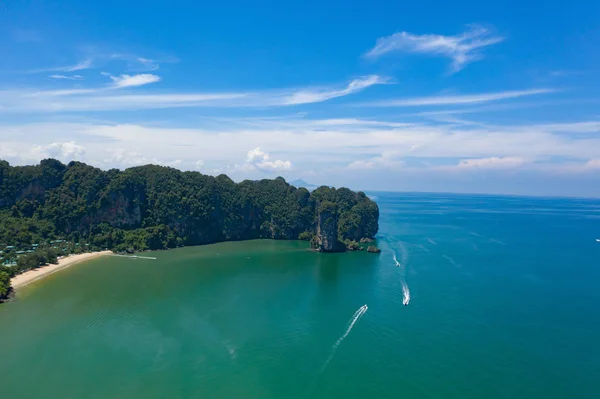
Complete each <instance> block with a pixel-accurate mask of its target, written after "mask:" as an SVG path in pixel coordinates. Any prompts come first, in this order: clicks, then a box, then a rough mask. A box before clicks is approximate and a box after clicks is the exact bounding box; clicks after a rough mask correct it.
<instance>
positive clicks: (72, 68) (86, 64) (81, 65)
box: [33, 58, 92, 72]
mask: <svg viewBox="0 0 600 399" xmlns="http://www.w3.org/2000/svg"><path fill="white" fill-rule="evenodd" d="M91 67H92V59H91V58H86V59H85V60H83V61H81V62H78V63H77V64H74V65H66V66H60V67H54V68H46V69H37V70H35V71H33V72H52V71H56V72H76V71H81V70H84V69H90V68H91Z"/></svg>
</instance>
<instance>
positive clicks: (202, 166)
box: [196, 159, 204, 170]
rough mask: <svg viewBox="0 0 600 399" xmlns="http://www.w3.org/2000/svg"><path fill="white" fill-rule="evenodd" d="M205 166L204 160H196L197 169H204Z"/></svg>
mask: <svg viewBox="0 0 600 399" xmlns="http://www.w3.org/2000/svg"><path fill="white" fill-rule="evenodd" d="M202 168H204V161H203V160H201V159H199V160H197V161H196V170H202Z"/></svg>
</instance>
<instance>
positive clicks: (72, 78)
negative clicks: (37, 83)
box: [48, 75, 83, 80]
mask: <svg viewBox="0 0 600 399" xmlns="http://www.w3.org/2000/svg"><path fill="white" fill-rule="evenodd" d="M48 77H49V78H52V79H65V80H83V76H81V75H71V76H66V75H50V76H48Z"/></svg>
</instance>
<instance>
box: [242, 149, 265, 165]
mask: <svg viewBox="0 0 600 399" xmlns="http://www.w3.org/2000/svg"><path fill="white" fill-rule="evenodd" d="M263 158H267V159H269V154H267V153H266V152H264V151H263V150H261V149H260V147H257V148H255V149H253V150H250V151H248V156H247V157H246V162H254V161H256V160H258V159H263Z"/></svg>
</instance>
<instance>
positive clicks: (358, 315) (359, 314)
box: [321, 305, 369, 372]
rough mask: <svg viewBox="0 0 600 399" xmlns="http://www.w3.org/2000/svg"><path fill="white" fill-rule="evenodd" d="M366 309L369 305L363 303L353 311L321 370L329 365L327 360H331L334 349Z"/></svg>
mask: <svg viewBox="0 0 600 399" xmlns="http://www.w3.org/2000/svg"><path fill="white" fill-rule="evenodd" d="M367 310H369V307H368V306H367V305H363V306H361V307H360V308H358V310H357V311H356V312H355V313H354V315H353V316H352V318H351V319H350V321H349V322H348V328H346V332H345V333H344V335H342V336H341V337H340V338H339V339H338V340H337V341H336V342H335V344H333V348H332V349H331V354H330V355H329V357H328V358H327V360H326V361H325V364H324V365H323V367H322V368H321V372H323V371H325V368H327V366H328V365H329V362H331V359H333V355H335V351H336V349H337V348H338V346H340V344H341V343H342V341H343V340H344V339H345V338H346V337H347V336H348V334H350V331H352V328H354V325H355V324H356V323H357V322H358V321H359V320H360V318H361V317H362V316H363V315H364V314H365V313H367Z"/></svg>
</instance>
